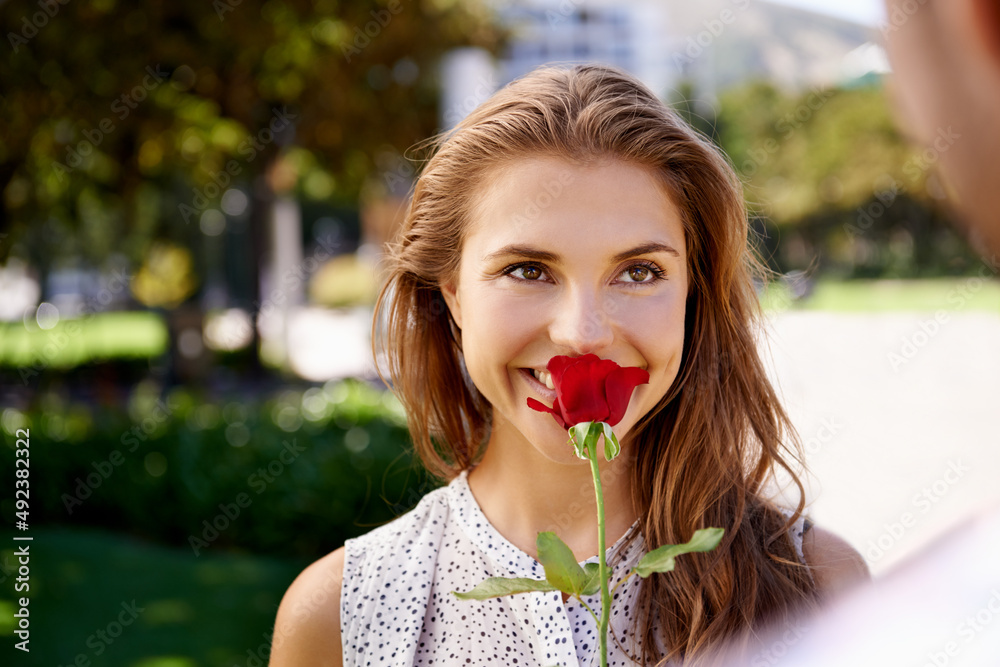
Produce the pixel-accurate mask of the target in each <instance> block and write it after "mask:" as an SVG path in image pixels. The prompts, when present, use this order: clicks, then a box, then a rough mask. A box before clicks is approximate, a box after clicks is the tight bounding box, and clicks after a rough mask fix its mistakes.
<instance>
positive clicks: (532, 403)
mask: <svg viewBox="0 0 1000 667" xmlns="http://www.w3.org/2000/svg"><path fill="white" fill-rule="evenodd" d="M528 407H529V408H531V409H532V410H538V411H539V412H548V413H549V414H551V415H552V417H553V418H555V420H556V422H557V423H558V424H559V425H560V426H561V427H563V428H569V425H568V424H567V423H566V421H565V420H564V419H563V417H562V414H561V413H560V411H559V410H558V408H559V399H558V398H557V399H556V400H555V401H553V403H552V407H551V408H550V407H549V406H547V405H545V404H544V403H542V402H541V401H537V400H535V399H534V398H530V397H529V398H528Z"/></svg>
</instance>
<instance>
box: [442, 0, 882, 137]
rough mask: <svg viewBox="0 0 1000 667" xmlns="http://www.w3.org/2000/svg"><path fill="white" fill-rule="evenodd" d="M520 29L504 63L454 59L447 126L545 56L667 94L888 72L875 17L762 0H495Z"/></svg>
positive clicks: (466, 54) (502, 16)
mask: <svg viewBox="0 0 1000 667" xmlns="http://www.w3.org/2000/svg"><path fill="white" fill-rule="evenodd" d="M493 5H494V7H495V8H496V14H497V17H498V19H499V20H500V21H501V22H502V23H503V24H504V25H505V26H506V27H507V28H508V29H509V30H510V34H511V38H510V41H509V43H508V47H507V49H506V51H505V52H504V53H503V54H502V55H501V57H500V58H499V59H498V60H497V61H496V62H494V61H493V60H492V59H491V58H490V57H489V56H488V55H487V54H485V53H484V52H482V51H479V50H475V49H461V50H458V51H456V52H453V53H452V56H451V57H450V58H449V59H448V61H447V62H446V64H445V67H444V73H443V80H444V83H445V85H444V91H443V103H442V118H441V124H442V127H444V128H448V127H452V126H454V125H455V124H456V123H457V122H458V121H459V120H461V119H462V118H463V117H464V116H465V115H466V114H468V112H469V111H471V110H472V109H474V108H475V107H476V105H477V104H479V103H480V102H482V101H483V100H485V99H486V98H487V97H488V96H489V95H490V94H491V93H492V92H494V91H495V90H496V89H497V88H499V87H500V86H503V85H504V84H506V83H508V82H510V81H511V80H513V79H515V78H517V77H519V76H522V75H523V74H525V73H527V72H529V71H531V70H532V69H534V68H535V67H538V66H539V65H542V64H545V63H556V62H558V63H580V62H601V63H607V64H610V65H615V66H617V67H621V68H622V69H625V70H627V71H629V72H631V73H632V74H634V75H635V76H637V77H638V78H639V79H640V80H642V81H643V82H644V83H645V84H646V85H647V86H649V87H650V88H651V89H652V90H653V92H655V93H656V94H657V95H659V96H661V97H663V98H669V97H671V93H672V91H674V90H675V89H676V88H677V87H678V86H679V85H680V84H681V83H690V84H692V85H693V87H694V90H695V92H696V94H697V95H698V96H699V97H708V98H711V97H713V96H714V95H715V94H716V93H717V92H718V91H719V90H722V89H724V88H726V87H728V86H731V85H734V84H737V83H740V82H742V81H747V80H751V79H767V80H769V81H772V82H774V83H777V84H778V85H781V86H784V87H788V88H808V87H811V86H832V85H844V84H850V82H852V81H854V80H856V79H860V78H865V77H869V76H871V75H872V73H874V74H875V75H878V74H881V73H882V72H884V71H885V70H886V69H887V65H886V59H885V55H884V53H883V52H882V49H881V47H880V46H877V45H876V41H877V38H876V36H877V30H876V28H875V27H874V26H868V25H864V24H861V23H855V22H852V21H848V20H845V19H841V18H835V17H832V16H829V15H826V14H820V13H817V12H811V11H806V10H802V9H796V8H792V7H787V6H785V5H779V4H774V3H769V2H764V1H762V0H703V1H701V2H697V3H693V2H689V1H687V0H639V1H637V2H630V3H628V4H625V3H618V2H612V1H611V0H518V1H510V0H493Z"/></svg>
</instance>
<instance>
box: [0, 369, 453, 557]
mask: <svg viewBox="0 0 1000 667" xmlns="http://www.w3.org/2000/svg"><path fill="white" fill-rule="evenodd" d="M2 426H3V429H4V430H5V431H6V433H7V437H5V439H4V440H5V445H6V446H3V447H0V459H2V461H3V464H2V465H3V467H4V469H5V470H10V469H12V468H13V465H14V463H13V459H14V443H15V438H14V435H13V434H14V432H15V430H16V429H17V428H22V427H24V428H30V442H31V446H30V452H31V457H30V470H31V477H30V479H31V498H30V512H31V514H30V524H31V526H32V527H37V526H38V525H39V524H49V525H52V524H71V525H76V526H81V525H88V526H99V527H104V528H108V529H112V530H117V531H122V532H127V533H131V534H133V535H136V536H140V537H143V538H146V539H149V540H152V541H155V542H159V543H162V544H169V545H175V546H185V547H190V548H191V549H192V550H193V551H194V552H195V553H203V552H205V551H207V550H212V551H220V550H223V549H230V550H246V551H248V552H253V553H270V554H275V555H284V556H296V557H304V558H313V557H316V555H317V554H322V553H326V552H328V551H330V550H332V549H334V548H337V547H339V546H340V545H341V544H343V541H344V540H345V539H347V538H349V537H352V536H355V535H359V534H361V533H364V532H367V531H368V530H370V529H371V528H372V527H374V526H376V525H380V524H381V523H384V522H386V521H388V520H391V519H392V518H394V517H395V516H398V515H399V514H401V513H403V512H405V511H407V510H408V509H410V508H412V507H413V506H414V505H415V504H416V503H417V501H418V500H419V499H420V497H421V496H422V495H423V494H424V493H426V492H427V491H429V490H430V489H432V488H434V487H435V486H436V484H435V483H434V482H433V480H431V479H430V478H429V477H428V476H427V475H426V474H425V473H424V472H423V471H422V469H421V468H420V467H419V465H418V464H417V463H416V462H415V460H414V459H413V457H412V456H411V453H410V444H409V442H410V441H409V435H408V432H407V430H406V427H405V420H404V416H403V414H402V411H401V409H400V407H399V405H398V402H397V401H396V400H395V398H394V397H393V396H392V395H391V394H390V393H388V392H381V391H379V390H376V389H373V388H371V387H369V386H368V385H365V384H363V383H361V382H356V381H345V382H339V383H327V384H326V385H324V386H322V387H311V388H307V389H287V390H285V391H282V392H280V393H279V394H278V395H276V396H272V397H269V398H265V399H253V400H251V401H245V400H235V399H234V400H228V401H218V402H206V401H203V400H202V399H200V398H199V397H198V396H197V395H196V394H194V393H192V392H190V391H188V390H185V389H176V390H174V391H172V392H170V393H168V394H167V395H165V396H162V397H161V396H160V394H159V391H158V389H157V388H156V387H155V386H153V385H151V384H148V383H146V384H143V383H140V384H139V385H138V386H137V387H136V389H135V390H134V391H133V392H132V394H131V397H130V399H129V401H128V405H127V406H126V407H124V408H108V407H97V408H93V407H89V406H84V405H79V404H76V405H68V404H66V403H64V402H62V401H61V400H60V399H59V398H58V397H57V396H55V395H51V394H50V395H48V396H47V397H45V398H44V399H43V400H42V401H40V403H39V405H38V406H36V407H33V408H31V409H29V410H28V411H26V412H20V411H18V410H15V409H14V408H7V409H5V410H3V414H2ZM12 505H13V501H12V500H5V501H4V504H3V508H2V509H3V511H4V512H5V514H6V515H7V516H11V515H12V514H13V510H14V508H13V506H12Z"/></svg>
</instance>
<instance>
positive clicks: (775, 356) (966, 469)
mask: <svg viewBox="0 0 1000 667" xmlns="http://www.w3.org/2000/svg"><path fill="white" fill-rule="evenodd" d="M914 4H917V3H914ZM693 5H697V6H696V7H695V6H693ZM904 22H905V17H890V16H885V15H884V14H883V12H882V3H881V2H879V1H878V0H857V1H856V2H846V1H843V0H841V1H839V2H830V1H824V0H815V1H814V2H807V1H806V0H800V1H797V2H792V0H787V1H785V2H765V1H764V0H705V1H703V2H699V3H689V2H684V1H682V0H642V1H637V2H630V3H628V4H625V3H612V2H603V1H598V0H552V1H551V2H545V1H541V0H525V1H522V2H515V1H512V0H509V1H504V0H495V1H488V0H482V1H480V2H455V1H454V0H389V1H388V2H375V1H363V0H362V1H357V2H337V1H335V0H315V1H312V2H307V1H305V0H289V1H284V2H282V1H278V0H268V1H266V2H264V1H262V0H214V1H213V2H202V1H200V0H178V1H176V2H164V1H162V0H159V1H151V2H145V3H122V2H116V1H115V0H71V1H67V0H59V1H58V2H57V1H56V0H39V1H38V2H35V3H15V2H4V3H0V27H2V30H0V34H2V35H3V36H4V42H5V44H4V46H3V49H5V51H4V53H3V56H2V58H3V66H2V67H0V95H2V108H3V117H2V122H0V191H2V194H3V206H2V209H0V210H2V223H3V224H2V227H0V320H2V321H0V430H2V444H0V459H2V461H3V465H2V469H3V479H2V481H0V488H2V492H0V499H2V500H0V510H2V516H3V523H2V528H0V533H2V534H0V637H2V639H3V642H2V646H0V660H2V662H3V664H16V665H35V664H38V665H43V664H44V665H71V664H73V665H83V666H86V665H124V666H127V667H194V666H201V665H226V666H227V667H228V666H236V665H239V666H245V667H253V666H255V665H264V664H266V662H267V655H268V650H269V646H270V643H271V635H270V633H271V630H272V626H273V620H274V613H275V611H276V608H277V604H278V602H279V601H280V598H281V595H282V593H283V592H284V590H285V588H286V587H287V586H288V584H289V583H290V582H291V580H292V579H293V578H294V577H295V575H296V574H297V573H298V572H299V571H300V570H301V569H302V568H303V567H304V566H305V565H306V564H308V563H309V562H311V561H312V560H315V559H316V558H317V557H319V556H321V555H323V554H325V553H327V552H329V551H330V550H332V549H335V548H337V547H338V546H340V545H341V544H342V543H343V540H344V539H346V538H348V537H351V536H353V535H357V534H360V533H362V532H366V531H367V530H369V529H370V528H371V527H373V526H375V525H378V524H379V523H381V522H384V521H386V520H388V519H390V518H391V517H393V516H395V515H398V514H400V513H402V512H404V511H406V510H407V509H409V508H411V507H412V506H414V505H415V504H416V502H417V501H418V499H419V498H420V496H421V495H422V494H423V493H425V492H426V491H428V490H429V489H431V488H433V485H432V484H431V483H430V482H429V481H428V479H427V478H426V477H425V476H424V475H423V474H422V472H421V471H420V470H419V469H418V468H417V467H416V466H415V465H414V463H413V461H412V459H411V457H410V455H409V451H408V438H407V434H406V429H405V421H404V418H403V415H402V412H401V410H400V408H399V405H398V403H397V402H396V401H395V400H394V399H393V397H392V395H391V394H390V393H389V392H387V390H386V388H385V386H384V385H383V384H382V383H381V382H380V381H379V379H378V377H377V375H376V374H375V372H374V370H373V362H372V358H371V353H370V351H369V350H370V337H369V329H370V324H371V317H372V307H373V302H374V296H375V294H376V292H377V289H378V286H379V273H378V262H379V258H380V256H381V252H382V247H383V244H384V242H385V241H386V240H387V239H388V238H390V237H391V234H392V232H393V230H394V229H395V227H396V225H398V223H399V222H400V219H401V216H402V213H403V211H404V208H405V205H406V197H407V193H408V191H409V188H410V186H411V185H412V183H413V179H414V176H415V174H416V173H417V170H418V169H419V159H420V157H421V154H419V153H415V152H414V151H412V150H410V149H411V147H412V146H413V145H414V144H415V143H416V142H418V141H420V140H422V139H425V138H427V137H429V136H431V135H433V134H435V133H437V132H439V131H441V130H444V129H447V128H449V127H451V126H453V125H454V124H455V123H456V122H458V120H460V119H461V118H462V117H463V116H464V115H465V114H466V113H468V112H469V111H470V110H471V109H473V108H474V107H475V106H476V105H477V104H478V103H479V102H481V101H482V100H484V99H485V98H486V97H487V96H488V95H489V94H490V93H492V92H493V91H494V90H496V89H497V88H498V87H500V86H502V85H503V84H505V83H507V82H508V81H510V80H511V79H512V78H514V77H517V76H519V75H521V74H524V73H525V72H527V71H529V70H531V69H532V68H534V67H535V66H537V65H540V64H542V63H547V62H557V61H558V62H581V61H599V62H605V63H611V64H615V65H618V66H620V67H623V68H625V69H627V70H629V71H631V72H633V73H634V74H636V75H637V76H639V77H640V78H641V79H643V80H644V81H645V82H646V83H647V84H648V85H649V86H650V87H651V88H652V89H653V90H654V91H655V92H656V93H657V94H659V95H660V96H661V97H662V98H663V99H664V100H667V101H669V102H671V103H672V104H673V105H674V106H675V108H677V109H678V110H679V111H680V112H681V113H683V114H684V115H685V117H686V118H688V119H689V120H690V122H691V123H693V124H694V125H695V126H696V127H697V128H698V129H700V130H701V131H702V132H704V133H705V134H706V135H708V136H709V137H711V138H712V139H713V140H714V141H716V142H717V143H718V144H719V145H720V146H721V147H722V148H723V149H724V150H725V151H726V152H727V153H728V154H729V155H730V156H731V159H732V161H733V164H734V165H735V167H736V169H737V170H738V172H739V173H740V175H741V176H742V178H743V179H744V181H745V183H746V195H747V199H748V201H749V202H751V210H752V223H753V227H754V229H755V231H756V233H757V234H758V236H759V239H760V248H761V252H762V255H763V256H764V257H765V258H766V260H767V262H768V263H769V265H770V267H771V268H772V269H774V270H775V271H776V272H777V273H778V274H779V275H780V276H781V277H780V278H779V279H778V280H777V281H775V282H774V283H772V284H771V285H770V286H768V287H767V288H766V289H762V292H761V294H762V299H763V302H764V304H765V307H766V308H767V312H768V322H769V328H770V337H769V339H768V340H767V341H763V340H762V349H763V350H764V352H765V354H766V356H767V359H768V362H769V365H770V368H771V370H772V374H773V377H774V379H775V382H776V383H777V384H778V385H779V388H780V390H781V392H782V395H783V396H784V397H785V399H786V401H787V405H788V408H789V410H790V412H791V414H792V417H793V419H794V421H795V423H796V425H797V427H798V429H799V432H800V435H801V438H802V441H803V444H804V447H805V451H806V453H807V460H808V463H809V465H810V467H811V475H810V477H809V479H808V494H809V500H810V501H811V503H812V505H811V507H812V514H813V516H814V517H815V518H816V520H817V521H818V522H819V523H820V524H821V525H824V526H826V527H827V528H830V529H831V530H834V531H836V532H838V533H839V534H841V535H843V536H844V537H845V538H846V539H848V540H849V541H850V542H851V543H852V544H853V545H854V546H855V547H857V548H858V549H859V550H860V551H861V552H862V553H863V554H864V555H865V557H866V559H867V560H868V562H869V565H870V567H871V569H872V570H873V572H875V573H876V574H878V573H880V572H883V571H885V569H886V568H888V567H890V566H891V565H892V564H894V563H897V562H899V561H900V560H902V559H904V558H905V557H906V556H908V555H910V554H912V553H914V551H916V550H917V549H918V548H919V547H920V546H921V545H922V544H924V543H925V542H926V541H927V540H929V539H930V538H931V537H933V536H935V535H937V534H938V533H940V532H941V531H942V530H943V529H944V528H945V527H947V526H948V525H949V524H950V523H952V522H954V521H955V520H957V519H958V518H959V517H961V516H963V515H964V514H966V513H968V512H969V511H972V510H974V509H975V508H976V507H979V506H982V505H983V504H984V503H987V502H989V500H990V499H991V498H993V499H995V498H997V495H998V492H997V490H996V488H995V486H996V485H995V483H994V475H993V474H991V471H996V470H998V469H1000V448H998V447H996V446H995V445H996V444H997V442H996V441H997V438H996V435H995V432H994V430H993V428H992V424H991V423H988V421H987V420H988V416H989V415H995V414H996V412H995V410H991V409H990V408H991V407H992V406H991V405H990V404H991V401H992V400H993V399H994V398H995V396H996V392H995V389H994V387H995V383H994V379H995V378H996V377H1000V346H998V345H997V344H996V343H997V341H998V340H1000V287H998V283H997V280H996V273H997V270H998V268H1000V267H998V264H997V261H996V260H995V259H994V258H992V257H989V256H986V255H983V254H981V252H980V250H979V249H978V248H977V246H976V243H975V240H972V241H971V242H970V241H968V240H966V239H965V238H964V237H963V235H962V234H961V233H960V232H959V231H957V230H956V228H955V227H953V226H952V224H951V223H950V222H949V213H948V210H947V207H946V206H945V204H944V199H945V195H946V193H945V190H944V186H943V185H942V183H941V182H940V181H939V180H938V179H937V177H936V176H935V174H934V164H935V162H936V161H937V159H938V157H939V155H940V154H941V153H942V152H944V151H947V150H948V148H949V147H950V146H951V145H953V144H954V142H957V141H974V140H975V139H974V138H973V137H962V136H959V135H956V134H954V133H953V132H951V131H950V130H949V129H947V128H942V132H941V136H940V137H939V140H938V141H937V142H935V144H934V148H933V149H928V150H915V149H913V148H911V147H909V145H908V144H907V142H906V140H905V137H904V135H903V133H902V132H901V130H900V129H899V128H898V126H897V124H896V123H895V122H894V120H893V117H892V114H891V103H890V101H889V98H888V96H887V88H888V87H889V86H890V85H891V72H890V68H889V64H888V62H887V60H886V57H885V54H884V51H883V49H882V47H881V43H882V41H883V39H884V37H885V36H886V35H887V34H889V33H890V32H891V31H893V30H897V29H901V28H902V24H903V23H904ZM25 431H27V433H28V438H27V439H28V440H29V442H30V446H29V448H28V449H29V451H30V457H29V466H28V470H29V471H30V476H29V477H28V480H29V483H30V484H29V489H30V496H29V497H28V498H27V502H26V503H24V502H22V503H18V500H25V498H24V497H23V495H22V496H21V497H20V498H17V497H15V483H16V480H17V479H18V477H16V474H17V473H16V471H17V470H23V469H24V468H23V465H22V466H21V467H20V468H18V467H17V465H16V464H15V459H16V458H17V457H18V455H17V453H16V450H17V445H16V442H17V440H18V438H19V437H21V436H22V435H23V434H24V433H25ZM21 449H24V448H23V447H22V448H21ZM22 457H23V455H22ZM21 479H23V476H22V477H21ZM22 486H23V485H22ZM14 537H31V538H32V540H31V541H30V542H29V541H27V540H21V541H15V540H14ZM24 545H29V546H30V554H31V556H30V563H29V565H28V566H27V567H28V573H27V574H26V573H25V571H23V570H19V568H20V567H21V564H20V563H19V562H18V559H17V557H15V551H16V550H17V549H19V548H21V547H22V546H24ZM24 584H28V585H29V586H30V588H29V589H25V588H23V585H24ZM25 596H27V597H28V598H29V599H30V603H29V607H28V608H29V610H30V630H31V635H30V637H31V642H30V648H31V652H30V653H24V652H21V651H18V650H16V649H15V648H14V645H15V643H16V642H18V641H20V639H19V637H18V636H17V635H16V634H15V631H16V630H17V629H18V623H19V622H20V621H21V619H18V618H15V617H14V614H15V612H16V611H17V610H18V609H19V608H20V605H19V604H18V600H19V598H21V597H25Z"/></svg>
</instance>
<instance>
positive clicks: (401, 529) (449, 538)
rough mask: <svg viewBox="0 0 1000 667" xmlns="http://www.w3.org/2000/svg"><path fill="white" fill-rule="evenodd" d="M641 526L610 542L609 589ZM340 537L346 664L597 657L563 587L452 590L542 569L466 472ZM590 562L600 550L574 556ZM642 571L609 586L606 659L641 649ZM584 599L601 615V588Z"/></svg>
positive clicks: (554, 661)
mask: <svg viewBox="0 0 1000 667" xmlns="http://www.w3.org/2000/svg"><path fill="white" fill-rule="evenodd" d="M800 521H801V520H800ZM636 531H638V521H637V522H636V523H635V524H633V526H632V528H631V529H630V530H629V531H628V532H627V533H626V534H625V535H624V536H622V538H621V539H619V540H618V541H617V542H616V543H615V544H613V545H612V546H611V547H609V548H608V550H607V559H608V563H609V566H611V568H612V577H611V586H610V587H611V588H614V586H615V585H616V584H617V583H618V582H620V581H621V580H622V579H623V578H624V577H625V575H626V574H628V572H629V570H630V569H631V568H632V567H633V566H634V565H635V564H636V563H637V562H638V561H639V559H640V558H641V557H642V554H643V552H644V545H643V541H642V538H641V535H639V536H638V539H634V540H632V541H631V542H630V543H629V544H627V545H626V542H628V536H629V534H631V533H632V532H636ZM801 532H802V527H801V525H800V526H797V527H796V529H795V530H794V531H793V532H792V534H793V536H795V542H796V548H797V549H798V550H799V555H800V558H801V539H802V538H801ZM344 546H345V556H344V575H343V576H344V578H343V586H342V590H341V600H340V619H341V620H340V624H341V638H342V645H343V660H344V665H345V667H365V666H375V665H415V666H419V665H525V666H529V667H531V666H536V665H537V666H541V667H548V666H552V665H561V666H563V667H569V666H575V665H592V664H594V665H596V664H598V663H599V658H598V653H599V646H598V642H597V639H596V638H597V636H598V626H597V622H596V621H595V620H594V618H593V617H592V616H591V615H590V612H589V611H588V610H587V609H586V607H584V606H582V605H581V604H580V603H579V602H578V601H577V600H576V599H574V598H570V599H569V600H567V601H566V602H565V603H564V602H563V601H562V594H561V593H559V592H558V591H556V592H549V593H541V592H535V593H520V594H517V595H508V596H504V597H501V598H492V599H489V600H460V599H458V598H457V597H455V596H454V595H452V591H468V590H471V589H472V588H473V587H475V586H476V585H477V584H478V583H479V582H481V581H483V580H484V579H486V578H487V577H528V578H532V579H544V578H545V571H544V568H543V567H542V565H541V564H540V563H539V562H538V561H536V560H535V559H534V558H533V557H531V556H529V555H528V554H526V553H524V552H523V551H521V550H520V549H519V548H518V547H516V546H514V545H513V544H512V543H510V542H509V541H508V540H507V539H506V538H505V537H503V536H502V535H501V534H500V533H499V532H497V530H496V528H494V527H493V525H492V524H491V523H490V522H489V521H488V520H487V518H486V516H485V515H484V514H483V512H482V510H481V509H480V507H479V504H478V503H477V502H476V499H475V497H474V496H473V495H472V492H471V491H470V489H469V485H468V480H467V471H463V472H462V473H461V474H460V475H459V476H458V477H456V478H455V479H454V480H452V482H451V483H450V484H448V486H446V487H442V488H439V489H436V490H434V491H431V492H430V493H428V494H427V495H426V496H424V497H423V498H422V499H421V501H420V503H419V504H418V505H417V506H416V508H414V509H413V510H411V511H410V512H408V513H406V514H404V515H403V516H401V517H399V518H397V519H395V520H394V521H392V522H390V523H388V524H385V525H383V526H380V527H379V528H376V529H375V530H373V531H371V532H369V533H367V534H365V535H362V536H360V537H356V538H353V539H349V540H347V541H346V543H345V545H344ZM596 562H597V556H596V555H595V556H593V557H592V558H589V559H587V560H586V561H583V562H581V565H583V564H584V563H596ZM640 581H641V580H640V578H639V577H638V576H632V577H629V578H628V579H627V580H626V581H625V583H623V584H622V585H621V586H620V587H619V588H618V590H617V591H615V593H614V594H613V595H612V604H611V621H610V626H611V632H610V636H609V639H608V664H609V665H610V666H612V667H613V666H618V667H626V666H631V665H635V664H637V663H636V662H635V661H633V660H632V658H631V657H630V656H629V653H630V654H631V655H633V656H636V657H637V658H638V656H639V655H640V650H639V647H638V646H637V645H636V644H635V643H634V642H633V641H632V639H631V636H630V634H629V630H630V627H631V625H632V617H631V614H632V613H633V610H634V606H635V605H634V601H635V597H636V594H637V592H638V588H639V585H640ZM583 600H584V602H586V603H587V605H589V606H590V608H591V609H592V610H594V613H596V614H598V615H599V614H600V604H601V596H600V593H599V592H598V593H597V594H596V595H592V596H584V597H583ZM615 637H617V638H618V641H619V642H620V643H621V645H618V644H617V643H616V642H615V640H614V638H615ZM623 649H624V651H623ZM626 651H627V653H626Z"/></svg>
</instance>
